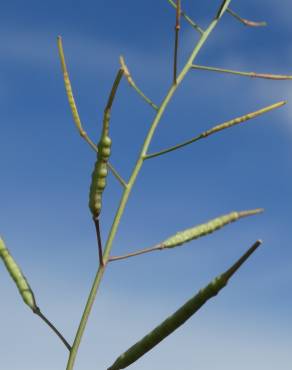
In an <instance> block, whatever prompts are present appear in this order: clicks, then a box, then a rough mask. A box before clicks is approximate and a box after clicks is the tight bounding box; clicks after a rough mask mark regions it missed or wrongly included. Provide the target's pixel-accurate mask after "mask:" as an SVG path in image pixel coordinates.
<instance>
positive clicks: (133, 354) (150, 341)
mask: <svg viewBox="0 0 292 370" xmlns="http://www.w3.org/2000/svg"><path fill="white" fill-rule="evenodd" d="M261 244H262V241H261V240H258V241H256V242H255V243H254V244H253V245H252V246H251V247H250V248H249V249H248V250H247V252H246V253H245V254H244V255H243V256H242V257H241V258H239V259H238V260H237V261H236V262H235V263H234V264H233V265H232V266H231V267H230V268H229V269H228V270H226V271H225V272H224V273H223V274H221V275H219V276H217V277H216V278H215V279H213V281H211V282H210V283H209V284H208V285H207V286H206V287H204V288H203V289H200V290H199V292H198V293H197V294H196V295H194V296H193V297H192V298H191V299H189V300H188V301H187V302H186V303H185V304H184V305H182V306H181V307H180V308H179V309H178V310H177V311H176V312H174V313H173V314H172V315H170V316H169V317H167V319H166V320H164V321H163V322H162V323H161V324H160V325H158V326H156V328H154V329H153V330H152V331H151V332H150V333H148V334H147V335H146V336H145V337H143V338H142V339H141V340H140V341H138V342H136V343H135V344H134V345H133V346H132V347H130V348H129V349H128V350H127V351H125V352H124V353H123V354H122V355H121V356H119V357H118V358H117V359H116V361H115V362H114V363H113V365H111V366H110V367H109V368H108V369H107V370H120V369H125V368H126V367H128V366H130V365H131V364H133V363H134V362H136V361H137V360H138V359H139V358H141V357H142V356H144V355H145V354H146V353H147V352H149V351H150V350H151V349H152V348H154V347H155V346H157V345H158V344H159V343H160V342H161V341H163V340H164V339H166V338H167V337H168V336H169V335H170V334H172V333H173V332H174V331H175V330H177V329H178V328H179V327H181V326H182V325H183V324H184V323H185V322H186V321H187V320H189V319H190V318H191V317H192V316H193V315H194V314H196V313H197V311H199V310H200V309H201V308H202V307H203V306H204V305H205V304H206V303H207V302H208V301H209V300H210V299H211V298H213V297H215V296H216V295H217V294H218V293H219V292H220V291H221V290H222V289H223V288H225V287H226V285H227V284H228V281H229V280H230V278H231V277H232V276H233V275H234V274H235V273H236V272H237V271H238V269H239V268H240V267H241V266H242V265H243V264H244V263H245V262H246V261H247V260H248V258H249V257H250V256H251V255H252V254H253V253H254V252H255V251H256V250H257V248H258V247H259V246H260V245H261Z"/></svg>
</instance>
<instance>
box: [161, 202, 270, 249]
mask: <svg viewBox="0 0 292 370" xmlns="http://www.w3.org/2000/svg"><path fill="white" fill-rule="evenodd" d="M262 211H263V209H261V208H259V209H255V210H251V211H242V212H231V213H229V214H227V215H224V216H220V217H217V218H214V219H213V220H211V221H209V222H207V223H205V224H201V225H198V226H195V227H193V228H190V229H187V230H184V231H181V232H178V233H177V234H175V235H174V236H172V237H170V238H168V239H166V240H165V241H164V242H162V243H161V248H160V249H163V248H173V247H177V246H179V245H182V244H184V243H187V242H189V241H191V240H193V239H197V238H199V237H201V236H204V235H207V234H211V233H213V232H214V231H216V230H218V229H221V228H222V227H224V226H225V225H227V224H230V223H231V222H235V221H237V220H238V219H240V218H242V217H247V216H252V215H256V214H258V213H261V212H262Z"/></svg>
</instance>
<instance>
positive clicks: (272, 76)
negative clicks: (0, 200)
mask: <svg viewBox="0 0 292 370" xmlns="http://www.w3.org/2000/svg"><path fill="white" fill-rule="evenodd" d="M192 68H193V69H201V70H204V71H212V72H220V73H229V74H233V75H239V76H246V77H254V78H264V79H268V80H292V76H291V75H275V74H269V73H256V72H241V71H234V70H232V69H224V68H217V67H208V66H202V65H197V64H193V65H192Z"/></svg>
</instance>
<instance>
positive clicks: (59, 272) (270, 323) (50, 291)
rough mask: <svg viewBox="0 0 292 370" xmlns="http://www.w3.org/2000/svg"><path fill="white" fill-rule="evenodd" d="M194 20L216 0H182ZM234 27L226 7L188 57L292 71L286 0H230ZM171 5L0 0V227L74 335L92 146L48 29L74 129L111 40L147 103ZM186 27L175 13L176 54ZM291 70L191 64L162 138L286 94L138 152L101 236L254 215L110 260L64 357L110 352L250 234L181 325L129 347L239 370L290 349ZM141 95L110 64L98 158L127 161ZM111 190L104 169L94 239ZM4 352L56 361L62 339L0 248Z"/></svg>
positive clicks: (125, 246)
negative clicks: (24, 293)
mask: <svg viewBox="0 0 292 370" xmlns="http://www.w3.org/2000/svg"><path fill="white" fill-rule="evenodd" d="M182 3H183V6H184V9H185V11H186V12H187V13H188V14H189V15H190V16H191V17H193V19H195V20H196V21H197V22H198V23H199V24H200V25H201V26H202V27H203V28H206V27H207V25H208V23H209V22H210V20H211V19H212V17H213V16H214V14H216V11H217V8H218V6H219V4H220V1H203V0H200V1H199V0H198V1H195V2H194V1H191V0H183V1H182ZM231 4H232V7H231V8H232V9H233V10H234V11H236V12H238V13H239V14H241V15H242V16H243V17H245V18H249V19H252V20H260V21H262V20H264V21H266V22H267V24H268V25H267V27H264V28H247V27H245V26H243V25H242V24H240V23H239V22H238V21H236V20H235V19H234V18H232V17H231V16H230V15H228V14H225V15H224V17H223V18H222V20H221V22H220V24H219V25H218V26H217V28H216V29H215V30H214V32H213V33H212V34H211V36H210V38H209V39H208V41H207V43H206V44H205V46H204V47H203V49H202V50H201V52H200V54H199V55H198V58H197V59H196V63H197V64H202V65H209V66H216V67H222V68H230V69H235V70H243V71H256V72H262V73H282V74H292V68H291V65H292V44H291V34H292V25H291V21H290V14H291V10H292V5H291V2H290V1H288V0H283V1H282V2H281V6H279V5H278V4H277V3H276V2H275V1H271V0H258V1H256V2H255V1H251V0H246V1H243V0H240V1H239V0H238V1H235V0H234V1H232V2H231ZM174 19H175V13H174V9H173V8H172V7H171V6H170V5H169V4H168V1H167V0H159V1H157V0H156V1H148V2H142V1H133V0H127V1H123V2H118V1H111V0H106V1H105V0H96V1H82V2H81V1H64V0H63V1H56V0H51V1H50V2H39V1H33V0H27V1H25V2H22V1H19V0H11V1H9V2H3V3H2V4H1V12H0V76H1V77H0V78H1V84H0V111H1V134H0V168H1V191H0V204H1V209H2V212H1V214H0V234H1V236H2V237H3V238H4V240H5V242H6V244H7V247H8V248H9V249H10V251H11V253H12V254H13V256H14V257H15V259H16V260H17V261H18V263H19V265H20V266H21V268H22V270H23V272H24V273H25V275H26V277H27V279H28V281H29V283H30V285H31V287H32V289H33V291H34V293H35V296H36V299H37V302H38V305H39V306H40V308H41V309H42V311H43V313H44V314H45V315H47V316H48V318H49V319H50V320H52V321H53V322H54V323H55V324H56V326H57V327H58V328H59V329H60V330H61V331H62V333H63V334H64V335H65V337H66V338H67V339H68V340H69V342H72V341H73V339H74V335H75V332H76V329H77V326H78V324H79V320H80V317H81V314H82V311H83V308H84V305H85V302H86V299H87V296H88V293H89V290H90V287H91V284H92V281H93V278H94V275H95V272H96V269H97V267H98V256H97V246H96V236H95V231H94V227H93V224H92V221H91V218H90V213H89V210H88V190H89V185H90V176H91V172H92V169H93V164H94V162H95V153H94V152H93V151H92V150H91V148H90V147H89V146H88V145H87V144H86V143H85V142H84V141H82V139H81V138H80V137H79V135H78V133H77V132H76V129H75V126H74V123H73V121H72V117H71V113H70V110H69V107H68V103H67V100H66V95H65V91H64V85H63V80H62V74H61V70H60V62H59V59H58V52H57V44H56V39H57V36H58V35H61V36H62V38H63V43H64V49H65V54H66V58H67V64H68V68H69V72H70V77H71V82H72V86H73V90H74V95H75V98H76V102H77V105H78V108H79V113H80V116H81V118H82V122H83V125H84V128H85V129H86V131H87V133H88V134H89V136H90V137H91V138H92V140H93V141H95V142H97V141H98V139H99V135H100V129H101V122H102V115H103V109H104V106H105V103H106V99H107V96H108V93H109V90H110V88H111V85H112V82H113V80H114V77H115V74H116V72H117V69H118V68H119V56H120V55H123V56H124V57H125V59H126V62H127V65H128V67H129V69H130V71H131V73H132V76H133V78H134V80H135V81H136V83H137V85H138V86H139V87H140V88H141V89H142V90H143V91H144V92H145V93H146V94H147V95H148V96H149V97H151V99H152V100H153V101H154V102H155V103H157V104H159V103H161V101H162V99H163V97H164V96H165V94H166V92H167V90H168V89H169V87H170V84H171V78H172V55H173V41H174V31H173V27H174ZM197 41H198V34H197V33H196V31H194V30H193V29H192V28H191V27H190V26H189V25H188V24H187V23H186V22H183V21H182V30H181V45H180V49H179V56H180V59H179V68H182V67H183V65H184V63H185V61H186V59H187V57H188V55H189V54H190V52H191V50H192V49H193V47H194V45H195V43H196V42H197ZM291 92H292V82H291V81H271V80H256V79H250V78H245V77H238V76H233V75H223V74H218V73H214V72H206V71H197V70H196V71H195V70H194V71H190V73H189V74H188V75H187V77H186V79H185V80H184V82H183V83H182V85H181V86H180V87H179V89H178V91H177V93H176V94H175V96H174V98H173V100H172V101H171V103H170V104H169V107H168V109H167V111H166V112H165V114H164V116H163V118H162V120H161V122H160V125H159V126H158V129H157V131H156V133H155V135H154V137H153V142H152V143H151V146H150V151H151V152H153V151H157V150H160V149H164V148H167V147H168V146H172V145H175V144H177V143H180V142H182V141H184V140H187V139H189V138H192V137H194V136H195V135H197V134H199V133H201V132H202V131H204V130H206V129H208V128H210V127H212V126H214V125H216V124H218V123H221V122H223V121H226V120H229V119H232V118H235V117H237V116H240V115H243V114H246V113H249V112H252V111H255V110H257V109H260V108H262V107H265V106H267V105H270V104H272V103H275V102H278V101H281V100H287V101H288V104H287V105H286V106H284V107H282V108H280V109H278V110H276V111H273V112H270V113H268V114H266V115H263V116H261V117H259V118H256V119H255V120H253V121H248V122H247V123H245V124H242V125H239V126H237V127H234V128H232V129H230V130H228V131H227V130H226V131H225V132H221V133H218V134H216V135H213V136H212V137H209V138H208V139H206V140H202V141H200V142H198V143H195V144H193V145H190V146H188V147H186V148H184V149H181V150H179V151H176V152H172V153H169V154H167V155H164V156H161V157H158V158H156V159H152V160H149V161H147V162H145V164H144V166H143V168H142V171H141V173H140V175H139V177H138V179H137V182H136V184H135V187H134V189H133V192H132V194H131V196H130V199H129V202H128V205H127V207H126V211H125V213H124V217H123V219H122V222H121V224H120V227H119V230H118V233H117V236H116V239H115V241H114V244H113V251H112V254H115V255H121V254H124V253H127V252H132V251H135V250H136V249H139V248H144V247H148V246H152V245H154V244H157V243H158V242H160V241H162V240H164V239H166V238H167V237H169V236H171V235H173V234H174V233H175V232H177V231H178V230H183V229H186V228H188V227H191V226H194V225H196V224H200V223H203V222H206V221H208V220H210V219H212V218H214V217H216V216H219V215H222V214H226V213H229V212H231V211H240V210H246V209H253V208H258V207H263V208H265V212H264V213H263V214H262V215H259V216H254V217H252V218H246V219H244V220H240V221H238V222H236V223H234V224H232V225H229V226H227V227H225V228H224V229H222V230H220V231H218V232H216V233H213V234H211V235H209V236H206V237H204V238H200V239H198V240H196V241H193V242H191V243H188V244H187V245H185V246H183V247H181V248H176V249H174V250H170V251H163V252H160V253H152V254H149V255H145V256H140V257H136V258H133V259H128V260H125V261H120V262H116V263H112V264H110V266H109V267H108V270H107V271H106V274H105V276H104V280H103V282H102V284H101V287H100V290H99V292H98V296H97V299H96V302H95V305H94V308H93V311H92V315H91V317H90V320H89V323H88V327H87V330H86V332H85V335H84V339H83V342H82V344H81V347H80V351H79V354H78V357H77V361H76V366H75V369H76V370H81V369H83V370H84V369H86V370H94V369H106V368H107V367H109V366H110V365H111V364H112V363H113V362H114V360H115V359H116V357H117V356H118V355H119V354H121V353H122V352H123V351H124V350H126V349H127V348H128V347H129V346H131V345H132V344H134V343H135V342H136V341H137V340H139V339H140V338H141V337H143V336H144V335H145V334H147V333H148V332H149V331H150V330H151V329H153V328H154V327H155V326H156V325H158V324H159V323H160V322H161V321H163V320H164V319H165V318H166V317H167V316H168V315H170V314H172V313H173V312H174V311H175V310H176V309H177V308H179V307H180V306H181V305H182V304H183V303H184V302H185V301H186V300H188V299H189V298H190V297H192V296H193V295H194V294H195V293H196V292H197V291H198V290H199V289H200V288H201V287H204V286H205V285H207V284H208V283H209V282H210V281H211V280H212V279H213V278H214V277H215V276H217V275H218V274H220V273H222V272H223V271H225V270H226V269H227V268H228V267H229V266H230V265H231V264H232V263H234V261H235V260H237V259H238V258H239V257H240V256H241V255H242V254H243V253H244V252H245V250H246V249H247V248H248V247H249V246H250V245H251V244H253V242H254V241H255V240H257V239H262V240H263V242H264V243H263V246H262V247H261V248H259V250H258V251H256V253H255V254H254V255H253V256H252V257H251V258H250V260H249V261H248V262H247V263H246V264H245V265H244V266H243V267H242V268H241V270H240V271H239V272H238V273H237V274H236V276H235V277H234V278H233V279H232V281H230V283H229V284H228V286H227V287H226V288H225V289H224V290H223V291H222V292H221V293H220V294H219V295H218V296H217V297H216V298H215V299H212V300H210V301H209V302H208V303H207V304H206V305H205V306H204V307H203V308H202V309H201V310H200V311H199V312H198V313H197V315H195V316H194V317H192V318H191V319H190V320H189V321H188V322H187V323H186V324H185V325H184V326H183V327H181V328H180V329H178V330H177V331H176V332H175V333H174V334H172V335H171V336H169V337H168V338H167V339H165V340H164V341H163V342H162V343H161V344H160V345H159V346H157V347H156V348H155V349H153V350H152V351H151V352H149V353H148V354H147V355H145V356H144V357H143V358H142V359H141V360H139V361H138V362H136V363H134V364H133V365H132V366H131V367H130V369H133V370H134V369H135V370H136V369H137V370H149V369H153V370H178V369H179V370H190V369H198V370H211V369H212V370H223V369H224V370H231V369H232V370H233V369H235V368H236V369H237V370H243V369H244V370H245V369H247V368H248V369H257V370H261V369H265V370H274V369H276V368H279V369H282V370H285V369H289V368H290V366H291V345H292V334H291V328H292V318H291V306H292V295H291V294H290V291H291V283H292V251H291V245H292V231H291V219H292V218H291V216H292V203H291V201H290V200H291V199H292V161H291V157H292V145H291V144H292V123H291V119H292V93H291ZM153 117H154V112H153V110H152V109H151V107H149V106H148V105H146V104H145V102H144V101H143V100H142V99H141V98H140V97H139V96H138V95H137V94H136V92H135V91H133V90H132V89H131V88H130V87H129V86H128V84H127V82H126V81H122V84H121V86H120V89H119V91H118V94H117V98H116V101H115V104H114V107H113V112H112V121H111V128H110V132H111V137H112V141H113V147H112V157H111V163H112V164H113V165H114V166H115V167H116V168H117V169H118V171H119V172H120V173H121V174H122V175H123V177H124V178H126V179H127V178H128V177H129V175H130V174H131V171H132V169H133V166H134V164H135V161H136V159H137V156H138V154H139V149H140V148H141V145H142V143H143V141H144V138H145V136H146V134H147V130H148V128H149V127H150V124H151V121H152V119H153ZM121 194H122V190H121V188H120V186H119V184H118V183H117V181H116V180H115V178H114V177H113V176H112V175H109V178H108V186H107V188H106V191H105V193H104V198H103V211H102V216H101V228H102V238H103V240H105V239H106V235H107V233H108V231H109V228H110V226H111V224H112V220H113V217H114V214H115V211H116V209H117V205H118V203H119V199H120V197H121ZM0 291H1V306H0V328H1V330H0V365H1V366H0V368H1V369H5V370H52V369H54V370H62V369H65V367H66V362H67V357H68V354H67V352H66V349H65V347H64V346H63V345H62V343H61V342H60V341H59V340H58V338H56V337H55V336H54V335H53V334H52V332H50V331H49V329H48V328H47V327H46V326H45V325H44V324H43V322H41V321H40V320H39V319H38V318H37V317H36V316H34V315H33V314H32V313H31V311H30V310H29V309H28V307H26V306H24V304H23V302H22V300H21V297H20V296H19V294H18V292H17V290H16V288H15V286H14V283H13V281H11V279H10V277H9V275H8V274H7V272H6V270H5V268H4V266H3V265H0Z"/></svg>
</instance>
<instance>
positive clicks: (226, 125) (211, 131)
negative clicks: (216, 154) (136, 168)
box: [145, 101, 287, 159]
mask: <svg viewBox="0 0 292 370" xmlns="http://www.w3.org/2000/svg"><path fill="white" fill-rule="evenodd" d="M286 103H287V102H286V101H281V102H279V103H275V104H272V105H269V106H267V107H265V108H262V109H260V110H257V111H255V112H251V113H248V114H246V115H244V116H241V117H237V118H234V119H232V120H230V121H226V122H223V123H221V124H219V125H217V126H214V127H212V128H211V129H209V130H207V131H204V132H202V133H201V134H200V135H198V136H196V137H194V138H192V139H190V140H187V141H184V142H183V143H180V144H177V145H174V146H172V147H170V148H167V149H164V150H161V151H159V152H155V153H152V154H148V155H147V156H146V157H145V159H151V158H155V157H158V156H161V155H163V154H167V153H170V152H173V151H174V150H178V149H181V148H183V147H185V146H187V145H190V144H192V143H194V142H196V141H199V140H201V139H206V138H207V137H208V136H210V135H213V134H215V133H216V132H219V131H222V130H225V129H227V128H230V127H233V126H235V125H238V124H240V123H243V122H246V121H248V120H250V119H253V118H256V117H258V116H260V115H262V114H264V113H267V112H270V111H271V110H273V109H276V108H280V107H282V106H283V105H285V104H286Z"/></svg>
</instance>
